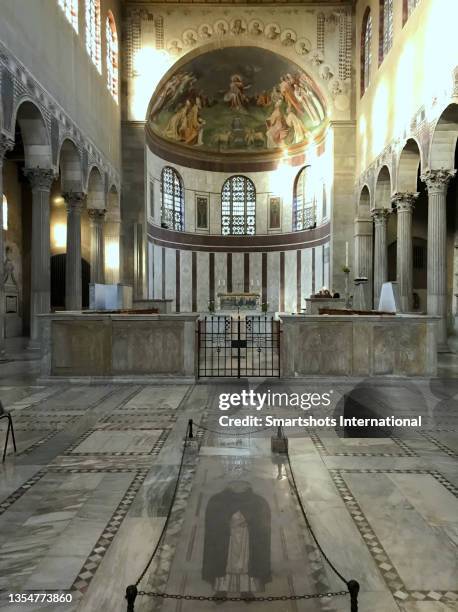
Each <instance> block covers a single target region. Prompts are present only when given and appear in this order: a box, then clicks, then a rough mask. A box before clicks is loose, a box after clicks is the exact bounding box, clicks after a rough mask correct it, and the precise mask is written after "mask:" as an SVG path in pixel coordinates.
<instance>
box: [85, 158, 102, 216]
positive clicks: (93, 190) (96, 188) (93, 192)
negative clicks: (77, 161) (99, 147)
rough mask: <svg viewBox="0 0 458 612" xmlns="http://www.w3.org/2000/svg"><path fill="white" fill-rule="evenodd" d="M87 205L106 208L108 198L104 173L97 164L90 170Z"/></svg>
mask: <svg viewBox="0 0 458 612" xmlns="http://www.w3.org/2000/svg"><path fill="white" fill-rule="evenodd" d="M87 207H88V208H91V209H98V210H105V209H106V208H107V198H106V194H105V184H104V180H103V176H102V173H101V172H100V170H99V168H98V167H97V166H96V165H93V166H92V167H91V168H90V170H89V178H88V181H87Z"/></svg>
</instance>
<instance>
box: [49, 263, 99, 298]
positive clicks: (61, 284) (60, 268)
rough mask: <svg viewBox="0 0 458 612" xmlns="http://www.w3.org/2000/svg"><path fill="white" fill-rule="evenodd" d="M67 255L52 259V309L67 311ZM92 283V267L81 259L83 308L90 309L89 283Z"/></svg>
mask: <svg viewBox="0 0 458 612" xmlns="http://www.w3.org/2000/svg"><path fill="white" fill-rule="evenodd" d="M66 257H67V256H66V254H65V253H62V254H61V255H53V256H52V257H51V308H52V309H53V310H64V309H65V260H66ZM90 281H91V266H90V264H89V263H88V262H87V261H86V260H85V259H81V290H82V304H83V308H89V283H90Z"/></svg>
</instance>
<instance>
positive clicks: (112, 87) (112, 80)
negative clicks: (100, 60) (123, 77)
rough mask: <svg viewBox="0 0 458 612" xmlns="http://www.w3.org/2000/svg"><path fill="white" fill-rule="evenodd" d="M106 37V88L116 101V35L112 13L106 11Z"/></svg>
mask: <svg viewBox="0 0 458 612" xmlns="http://www.w3.org/2000/svg"><path fill="white" fill-rule="evenodd" d="M106 36H107V87H108V90H109V91H110V93H111V95H112V96H113V98H114V99H115V100H116V102H117V101H118V35H117V33H116V23H115V20H114V17H113V13H112V12H111V11H108V17H107V22H106Z"/></svg>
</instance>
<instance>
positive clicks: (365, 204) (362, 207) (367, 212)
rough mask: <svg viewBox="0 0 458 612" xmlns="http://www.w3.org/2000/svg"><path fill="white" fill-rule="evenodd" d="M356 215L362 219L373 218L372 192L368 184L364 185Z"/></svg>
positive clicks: (368, 219)
mask: <svg viewBox="0 0 458 612" xmlns="http://www.w3.org/2000/svg"><path fill="white" fill-rule="evenodd" d="M356 216H357V218H358V219H361V220H365V221H370V220H371V193H370V191H369V187H368V186H367V185H363V187H362V189H361V191H360V194H359V200H358V205H357V212H356Z"/></svg>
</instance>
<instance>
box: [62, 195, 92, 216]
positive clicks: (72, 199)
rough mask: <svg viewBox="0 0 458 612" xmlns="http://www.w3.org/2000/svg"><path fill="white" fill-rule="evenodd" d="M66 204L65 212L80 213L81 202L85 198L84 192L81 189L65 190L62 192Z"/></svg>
mask: <svg viewBox="0 0 458 612" xmlns="http://www.w3.org/2000/svg"><path fill="white" fill-rule="evenodd" d="M62 197H63V198H64V200H65V204H66V205H67V212H68V213H69V212H78V213H80V212H81V210H82V209H83V203H84V200H85V198H86V194H85V193H84V192H83V191H66V192H65V193H63V194H62Z"/></svg>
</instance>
